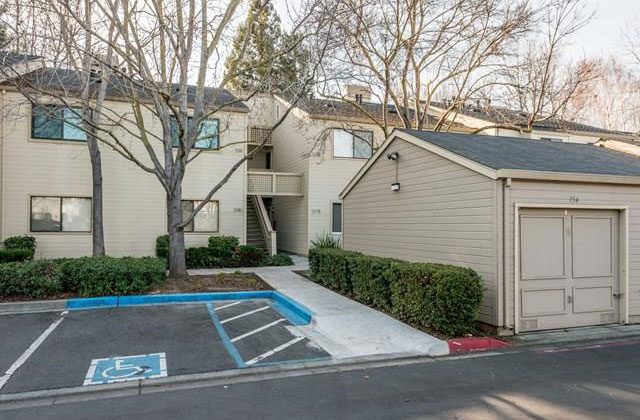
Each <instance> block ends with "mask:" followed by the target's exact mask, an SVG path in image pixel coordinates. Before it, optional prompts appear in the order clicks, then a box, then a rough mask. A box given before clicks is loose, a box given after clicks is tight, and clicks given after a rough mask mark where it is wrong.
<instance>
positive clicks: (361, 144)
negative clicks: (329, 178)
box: [333, 129, 373, 159]
mask: <svg viewBox="0 0 640 420" xmlns="http://www.w3.org/2000/svg"><path fill="white" fill-rule="evenodd" d="M372 154H373V131H366V130H352V131H346V130H340V129H334V130H333V156H334V157H346V158H356V159H369V158H370V157H371V155H372Z"/></svg>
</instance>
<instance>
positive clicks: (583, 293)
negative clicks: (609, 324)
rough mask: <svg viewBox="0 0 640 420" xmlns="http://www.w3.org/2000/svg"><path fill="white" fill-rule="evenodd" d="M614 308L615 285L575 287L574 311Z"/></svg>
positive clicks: (595, 310) (597, 310) (584, 311)
mask: <svg viewBox="0 0 640 420" xmlns="http://www.w3.org/2000/svg"><path fill="white" fill-rule="evenodd" d="M611 310H613V287H611V286H609V287H606V286H605V287H574V289H573V313H576V314H577V313H586V312H602V311H611Z"/></svg>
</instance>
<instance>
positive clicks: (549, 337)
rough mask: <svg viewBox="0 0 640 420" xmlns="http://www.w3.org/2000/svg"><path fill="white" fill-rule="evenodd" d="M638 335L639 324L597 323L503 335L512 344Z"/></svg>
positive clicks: (550, 342) (540, 343)
mask: <svg viewBox="0 0 640 420" xmlns="http://www.w3.org/2000/svg"><path fill="white" fill-rule="evenodd" d="M636 336H638V337H640V325H599V326H594V327H578V328H566V329H561V330H551V331H538V332H530V333H524V334H519V335H516V336H512V337H505V339H507V340H509V341H511V342H512V343H513V344H514V345H516V346H517V345H527V346H535V345H546V344H557V343H570V342H579V341H592V340H612V339H616V338H625V337H636Z"/></svg>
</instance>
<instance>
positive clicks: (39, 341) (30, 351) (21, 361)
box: [0, 311, 68, 389]
mask: <svg viewBox="0 0 640 420" xmlns="http://www.w3.org/2000/svg"><path fill="white" fill-rule="evenodd" d="M67 313H68V312H67V311H64V312H62V313H61V314H60V315H61V316H60V318H58V319H57V320H56V321H54V322H53V323H52V324H51V325H49V328H47V329H46V330H44V331H43V332H42V334H40V336H39V337H38V338H36V341H34V342H33V343H31V345H30V346H29V347H28V348H27V349H26V350H25V351H24V353H22V354H21V355H20V357H18V359H17V360H16V361H15V362H13V364H12V365H11V366H10V367H9V369H7V371H6V372H5V373H4V375H2V376H0V389H2V387H4V386H5V384H6V383H7V381H8V380H9V378H11V375H13V374H14V373H15V372H16V370H18V369H19V368H20V366H22V365H23V364H24V362H26V361H27V359H29V357H31V355H32V354H33V353H34V352H35V351H36V350H38V347H40V345H41V344H42V343H43V342H44V340H46V339H47V337H48V336H49V334H51V333H52V332H53V330H55V329H56V327H57V326H58V325H60V323H61V322H62V320H63V319H64V316H65V315H66V314H67Z"/></svg>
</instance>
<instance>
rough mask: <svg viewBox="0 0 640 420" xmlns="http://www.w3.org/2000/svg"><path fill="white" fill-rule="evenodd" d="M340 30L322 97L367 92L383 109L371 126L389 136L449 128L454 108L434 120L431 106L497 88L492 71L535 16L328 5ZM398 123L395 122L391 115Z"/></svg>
mask: <svg viewBox="0 0 640 420" xmlns="http://www.w3.org/2000/svg"><path fill="white" fill-rule="evenodd" d="M324 5H325V7H326V8H327V9H330V10H332V12H333V13H334V16H335V20H336V25H337V27H338V29H339V32H338V33H339V37H338V38H339V39H340V42H339V43H338V46H337V48H335V49H333V50H332V52H333V54H332V55H331V57H330V58H329V59H328V60H327V62H326V65H325V67H324V70H325V72H327V73H331V74H333V75H334V77H332V78H330V80H331V82H330V83H327V84H324V86H322V94H323V95H325V96H328V97H334V98H339V99H342V100H347V101H351V103H352V104H353V106H354V107H357V108H359V109H361V110H362V111H363V112H364V113H365V114H366V113H367V109H366V108H365V107H362V106H361V105H360V104H358V103H357V102H356V101H353V100H350V99H349V98H347V97H346V95H345V92H344V90H342V86H341V84H344V83H345V82H347V83H354V82H355V83H359V84H364V85H366V86H369V87H370V88H371V91H372V92H373V94H374V95H376V96H377V99H378V101H379V102H380V103H382V104H385V105H386V104H391V106H390V107H387V106H384V107H382V115H381V116H380V115H370V117H371V120H372V122H374V123H376V124H378V125H380V126H381V128H383V130H384V131H385V133H388V132H389V130H390V128H391V127H392V126H393V125H401V126H404V127H409V128H418V129H436V130H440V129H443V128H445V122H446V121H447V117H448V116H449V115H450V114H451V113H453V112H455V106H451V108H450V109H446V110H445V113H444V115H441V116H440V118H438V119H436V120H435V121H433V120H432V119H430V118H429V114H430V112H429V108H430V105H431V103H432V101H433V100H435V99H437V98H439V97H441V96H442V95H443V93H444V92H447V94H448V95H451V96H452V98H451V99H452V101H451V103H452V104H457V103H461V102H464V101H465V100H466V99H467V98H468V97H470V96H472V95H473V94H474V93H476V92H478V91H480V90H482V89H483V88H485V87H486V86H488V85H490V84H492V83H494V82H495V81H494V77H493V76H494V71H495V67H496V66H497V65H498V64H501V63H502V62H503V61H504V57H505V56H509V55H511V54H512V51H513V48H514V47H515V45H516V42H517V41H518V40H519V38H520V36H521V35H523V34H525V33H527V31H528V30H529V27H530V24H531V20H532V17H533V14H534V12H533V11H532V10H531V8H530V7H529V4H528V1H526V0H522V1H509V2H507V1H502V0H397V1H396V0H393V1H392V0H346V1H339V2H334V1H330V0H327V1H325V2H324ZM392 113H393V114H395V115H398V117H399V119H400V121H399V124H398V122H394V123H393V124H391V121H390V120H391V118H390V114H392Z"/></svg>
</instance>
